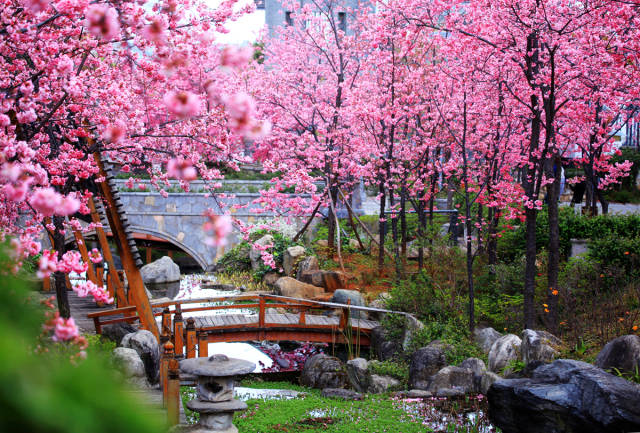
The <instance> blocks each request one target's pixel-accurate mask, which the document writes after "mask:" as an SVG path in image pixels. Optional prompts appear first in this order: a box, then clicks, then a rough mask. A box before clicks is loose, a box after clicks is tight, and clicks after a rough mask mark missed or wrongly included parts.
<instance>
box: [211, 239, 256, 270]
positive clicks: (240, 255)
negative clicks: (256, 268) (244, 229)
mask: <svg viewBox="0 0 640 433" xmlns="http://www.w3.org/2000/svg"><path fill="white" fill-rule="evenodd" d="M250 251H251V245H249V243H248V242H246V241H243V242H240V243H239V244H238V245H236V246H234V247H233V248H231V249H230V250H229V251H227V252H226V253H224V255H223V256H222V257H220V259H218V262H217V263H216V270H217V271H218V272H244V271H249V270H251V260H250V259H249V252H250Z"/></svg>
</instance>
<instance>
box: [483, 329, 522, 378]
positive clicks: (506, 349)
mask: <svg viewBox="0 0 640 433" xmlns="http://www.w3.org/2000/svg"><path fill="white" fill-rule="evenodd" d="M521 344H522V340H521V339H520V337H518V336H517V335H514V334H507V335H503V336H502V337H500V338H498V339H497V340H496V341H494V342H493V345H492V346H491V350H490V351H489V370H491V371H493V372H494V373H495V372H500V371H501V370H502V369H503V368H504V367H506V366H507V364H509V362H510V361H511V360H513V359H518V358H519V356H520V345H521Z"/></svg>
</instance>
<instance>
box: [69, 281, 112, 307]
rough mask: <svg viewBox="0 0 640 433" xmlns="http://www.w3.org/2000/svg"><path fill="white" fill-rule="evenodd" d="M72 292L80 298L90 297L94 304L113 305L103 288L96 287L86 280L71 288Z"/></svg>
mask: <svg viewBox="0 0 640 433" xmlns="http://www.w3.org/2000/svg"><path fill="white" fill-rule="evenodd" d="M73 290H74V292H76V293H77V294H78V296H80V297H81V298H84V297H85V296H88V295H91V296H93V299H94V300H95V301H96V302H103V303H105V304H113V298H112V297H110V296H109V292H108V291H106V290H105V289H104V287H98V286H97V285H96V284H94V283H93V282H91V281H89V280H87V281H83V282H81V283H79V284H76V285H75V286H74V287H73Z"/></svg>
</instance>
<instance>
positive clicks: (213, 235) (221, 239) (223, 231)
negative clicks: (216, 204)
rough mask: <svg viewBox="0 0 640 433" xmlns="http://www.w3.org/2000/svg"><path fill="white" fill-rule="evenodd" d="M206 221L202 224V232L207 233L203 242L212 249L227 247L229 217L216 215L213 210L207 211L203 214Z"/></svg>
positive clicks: (229, 231)
mask: <svg viewBox="0 0 640 433" xmlns="http://www.w3.org/2000/svg"><path fill="white" fill-rule="evenodd" d="M205 217H207V221H206V222H205V223H204V225H203V227H202V230H203V231H204V232H205V233H208V234H209V235H210V236H207V238H206V239H205V242H206V243H207V245H210V246H212V247H222V246H225V245H227V236H228V235H229V234H230V233H231V230H232V228H233V227H232V225H231V217H230V216H228V215H216V214H215V213H214V212H213V210H211V209H209V210H207V211H206V212H205Z"/></svg>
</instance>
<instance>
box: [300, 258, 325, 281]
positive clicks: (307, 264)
mask: <svg viewBox="0 0 640 433" xmlns="http://www.w3.org/2000/svg"><path fill="white" fill-rule="evenodd" d="M319 269H320V266H319V264H318V258H317V257H316V256H310V257H305V258H304V259H302V261H301V262H300V263H298V272H297V274H296V278H297V279H298V280H300V281H302V274H304V273H305V272H314V271H317V270H319Z"/></svg>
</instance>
